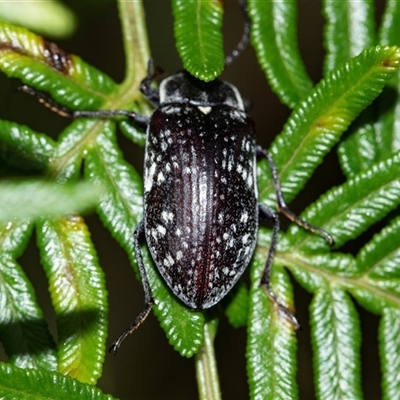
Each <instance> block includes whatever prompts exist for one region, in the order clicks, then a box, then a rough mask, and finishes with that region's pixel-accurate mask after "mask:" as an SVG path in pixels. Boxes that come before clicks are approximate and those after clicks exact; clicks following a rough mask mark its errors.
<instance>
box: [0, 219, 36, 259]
mask: <svg viewBox="0 0 400 400" xmlns="http://www.w3.org/2000/svg"><path fill="white" fill-rule="evenodd" d="M31 228H32V226H31V223H30V221H17V220H14V221H8V222H7V223H2V224H1V225H0V251H1V252H4V253H7V254H9V255H11V256H12V257H13V258H17V257H19V256H20V255H21V254H22V253H23V251H24V250H25V248H26V246H27V244H28V241H29V238H30V236H31V231H32V229H31Z"/></svg>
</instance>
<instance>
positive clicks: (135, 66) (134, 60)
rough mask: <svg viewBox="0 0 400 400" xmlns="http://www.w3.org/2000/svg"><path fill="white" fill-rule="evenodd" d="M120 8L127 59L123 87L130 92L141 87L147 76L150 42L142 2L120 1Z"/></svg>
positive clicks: (137, 0) (133, 0) (134, 0)
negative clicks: (130, 89) (140, 84)
mask: <svg viewBox="0 0 400 400" xmlns="http://www.w3.org/2000/svg"><path fill="white" fill-rule="evenodd" d="M118 7H119V14H120V19H121V24H122V33H123V39H124V50H125V58H126V66H125V71H126V75H125V79H124V82H123V83H122V85H121V86H122V87H125V86H126V87H127V88H128V90H129V88H132V87H134V88H137V87H139V83H140V81H141V80H142V79H143V78H144V77H145V76H146V70H147V62H148V60H149V58H150V51H149V41H148V38H147V30H146V22H145V15H144V9H143V3H142V1H140V0H119V1H118Z"/></svg>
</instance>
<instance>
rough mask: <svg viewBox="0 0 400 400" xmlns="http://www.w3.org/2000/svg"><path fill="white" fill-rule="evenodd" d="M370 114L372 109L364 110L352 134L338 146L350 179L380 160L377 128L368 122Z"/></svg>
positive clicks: (341, 161) (339, 154) (340, 160)
mask: <svg viewBox="0 0 400 400" xmlns="http://www.w3.org/2000/svg"><path fill="white" fill-rule="evenodd" d="M370 114H371V109H370V108H367V109H366V110H364V112H363V113H362V114H361V115H360V116H359V117H358V118H357V120H356V121H355V126H354V127H351V128H350V130H351V132H350V134H349V135H348V136H347V137H346V138H345V139H344V140H343V141H342V142H341V143H340V144H339V146H338V157H339V162H340V166H341V168H342V171H343V172H344V173H345V175H346V176H347V177H348V178H351V177H353V176H354V175H356V174H357V173H359V172H362V171H365V170H366V169H368V168H370V167H371V165H372V164H373V163H374V162H377V161H379V159H380V157H379V156H380V152H379V144H378V139H377V134H376V128H375V125H374V124H373V123H371V122H370V121H368V120H367V118H368V117H370ZM364 116H365V117H364ZM363 117H364V118H363Z"/></svg>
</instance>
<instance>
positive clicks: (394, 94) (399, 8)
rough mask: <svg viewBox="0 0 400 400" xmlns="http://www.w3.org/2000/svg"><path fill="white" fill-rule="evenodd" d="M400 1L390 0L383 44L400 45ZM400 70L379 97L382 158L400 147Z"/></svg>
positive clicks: (381, 37) (381, 38)
mask: <svg viewBox="0 0 400 400" xmlns="http://www.w3.org/2000/svg"><path fill="white" fill-rule="evenodd" d="M398 21H400V3H399V2H398V1H396V0H388V1H387V2H386V9H385V11H384V13H383V16H382V23H381V26H380V29H379V36H378V37H379V42H380V43H382V44H390V45H400V24H399V23H398ZM399 74H400V72H399V71H398V72H397V74H396V75H395V76H394V77H393V78H392V79H391V81H389V83H388V87H387V88H386V89H385V90H384V91H383V93H382V95H381V96H380V97H379V99H378V100H379V102H378V107H377V109H378V111H379V118H378V119H377V122H376V123H375V130H376V142H377V145H378V150H379V157H380V159H384V158H385V157H387V156H389V155H390V154H392V153H394V152H396V151H398V150H399V149H400V147H399V144H398V143H399V142H400V136H399V135H400V130H399V129H398V126H399V123H400V112H399V110H400V96H399V91H400V75H399Z"/></svg>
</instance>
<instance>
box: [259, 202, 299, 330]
mask: <svg viewBox="0 0 400 400" xmlns="http://www.w3.org/2000/svg"><path fill="white" fill-rule="evenodd" d="M259 213H260V219H268V220H270V221H272V224H273V225H272V238H271V244H270V246H269V251H268V257H267V261H266V263H265V267H264V272H263V275H262V277H261V285H262V286H263V288H264V289H265V291H266V292H267V295H268V297H269V298H270V299H271V301H272V302H273V303H274V304H275V305H276V307H277V309H278V311H279V312H280V313H281V314H282V315H283V316H284V317H285V318H286V319H287V320H288V321H290V322H291V323H292V324H293V326H294V329H295V331H298V330H300V328H301V326H300V324H299V322H298V321H297V319H296V317H295V316H294V315H293V313H292V312H291V311H290V310H289V308H288V307H286V306H285V305H284V304H283V303H282V302H281V301H280V300H279V298H278V297H277V295H276V294H275V293H274V291H273V290H272V289H271V284H270V277H271V268H272V263H273V261H274V256H275V250H276V246H277V244H278V235H279V226H280V223H279V216H278V214H277V213H276V212H275V211H273V210H271V209H270V208H268V207H266V206H264V205H262V204H260V205H259Z"/></svg>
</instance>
